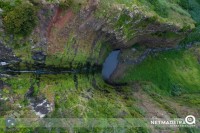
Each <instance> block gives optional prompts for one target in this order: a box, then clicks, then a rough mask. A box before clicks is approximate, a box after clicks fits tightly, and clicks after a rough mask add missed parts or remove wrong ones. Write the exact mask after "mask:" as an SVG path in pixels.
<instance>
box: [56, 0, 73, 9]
mask: <svg viewBox="0 0 200 133" xmlns="http://www.w3.org/2000/svg"><path fill="white" fill-rule="evenodd" d="M72 2H73V1H72V0H61V1H60V3H59V6H60V8H62V9H68V8H69V7H70V6H71V5H72Z"/></svg>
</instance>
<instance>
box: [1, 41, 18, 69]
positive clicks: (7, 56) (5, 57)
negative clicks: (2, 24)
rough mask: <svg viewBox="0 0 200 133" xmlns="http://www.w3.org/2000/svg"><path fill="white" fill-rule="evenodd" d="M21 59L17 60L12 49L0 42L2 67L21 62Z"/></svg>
mask: <svg viewBox="0 0 200 133" xmlns="http://www.w3.org/2000/svg"><path fill="white" fill-rule="evenodd" d="M19 61H20V59H19V58H17V57H16V56H15V55H14V54H13V51H12V49H11V48H8V47H6V46H4V45H3V43H2V42H1V41H0V65H2V66H3V65H7V64H8V63H10V62H19Z"/></svg>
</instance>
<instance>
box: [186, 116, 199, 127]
mask: <svg viewBox="0 0 200 133" xmlns="http://www.w3.org/2000/svg"><path fill="white" fill-rule="evenodd" d="M185 122H186V123H187V124H188V125H195V124H196V119H195V117H194V116H193V115H188V116H187V117H185Z"/></svg>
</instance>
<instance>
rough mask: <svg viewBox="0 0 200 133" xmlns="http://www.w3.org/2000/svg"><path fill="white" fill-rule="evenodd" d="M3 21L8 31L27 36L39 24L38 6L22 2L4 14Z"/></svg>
mask: <svg viewBox="0 0 200 133" xmlns="http://www.w3.org/2000/svg"><path fill="white" fill-rule="evenodd" d="M3 23H4V26H5V29H6V31H7V32H8V33H10V34H15V35H21V36H27V35H29V34H30V33H31V32H32V30H33V29H34V28H35V26H36V24H37V11H36V7H34V6H32V5H31V4H25V3H24V4H20V5H18V6H16V7H14V8H13V10H11V11H9V12H6V13H5V14H4V16H3Z"/></svg>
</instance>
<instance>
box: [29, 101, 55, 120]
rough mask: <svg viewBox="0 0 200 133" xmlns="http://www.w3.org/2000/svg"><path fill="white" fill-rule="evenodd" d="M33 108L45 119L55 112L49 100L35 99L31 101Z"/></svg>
mask: <svg viewBox="0 0 200 133" xmlns="http://www.w3.org/2000/svg"><path fill="white" fill-rule="evenodd" d="M31 107H32V108H33V110H34V112H35V113H36V115H37V116H39V117H40V118H43V117H45V116H46V115H47V114H48V113H49V112H51V111H52V110H53V105H52V104H51V103H49V102H48V101H47V99H35V100H32V101H31Z"/></svg>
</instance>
